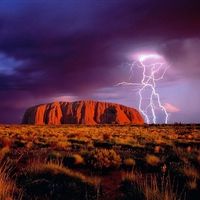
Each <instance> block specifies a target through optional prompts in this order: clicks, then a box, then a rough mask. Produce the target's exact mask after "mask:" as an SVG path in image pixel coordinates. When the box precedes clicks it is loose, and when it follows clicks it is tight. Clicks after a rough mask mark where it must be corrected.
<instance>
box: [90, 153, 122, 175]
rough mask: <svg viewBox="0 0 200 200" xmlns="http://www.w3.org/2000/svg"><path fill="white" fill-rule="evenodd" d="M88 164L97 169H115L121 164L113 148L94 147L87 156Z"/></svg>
mask: <svg viewBox="0 0 200 200" xmlns="http://www.w3.org/2000/svg"><path fill="white" fill-rule="evenodd" d="M87 162H88V164H89V165H90V166H91V167H92V168H93V169H95V170H97V171H102V172H103V171H106V170H110V169H117V168H119V166H120V165H121V158H120V156H119V155H117V154H116V152H115V151H114V150H113V149H109V150H107V149H94V150H92V151H91V152H90V154H89V155H88V158H87Z"/></svg>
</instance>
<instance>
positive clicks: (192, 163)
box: [0, 123, 200, 200]
mask: <svg viewBox="0 0 200 200" xmlns="http://www.w3.org/2000/svg"><path fill="white" fill-rule="evenodd" d="M0 147H1V149H0V161H1V166H0V199H2V200H4V199H5V200H7V199H16V200H17V199H22V200H30V199H35V200H36V199H37V200H39V199H41V200H44V199H46V200H56V199H63V200H64V199H86V200H89V199H98V200H106V199H116V200H125V199H141V200H142V199H147V200H156V199H166V200H169V199H173V200H174V199H193V200H195V199H196V200H197V199H199V195H200V124H181V123H174V124H144V125H134V124H125V125H116V124H110V125H108V124H104V125H66V124H65V125H5V124H2V125H0Z"/></svg>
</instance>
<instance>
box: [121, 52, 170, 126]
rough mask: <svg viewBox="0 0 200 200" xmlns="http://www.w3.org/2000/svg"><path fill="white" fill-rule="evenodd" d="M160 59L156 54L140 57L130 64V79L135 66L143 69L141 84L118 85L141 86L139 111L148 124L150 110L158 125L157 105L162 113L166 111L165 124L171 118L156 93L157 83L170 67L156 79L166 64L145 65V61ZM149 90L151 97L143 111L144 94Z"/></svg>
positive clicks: (154, 121) (124, 83)
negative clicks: (148, 111)
mask: <svg viewBox="0 0 200 200" xmlns="http://www.w3.org/2000/svg"><path fill="white" fill-rule="evenodd" d="M158 58H160V56H159V55H154V54H150V55H142V56H140V57H139V59H138V60H136V61H135V62H133V63H132V64H128V65H130V74H131V76H130V79H131V78H132V76H133V68H134V67H135V66H137V67H139V68H142V80H141V82H140V83H132V82H121V83H118V84H117V86H119V85H126V86H127V85H129V86H130V85H133V86H141V87H140V88H139V92H138V94H139V111H140V112H141V113H142V114H143V115H144V117H145V120H146V122H147V123H148V124H149V123H150V119H149V116H148V115H147V110H148V109H150V110H151V113H152V118H153V120H152V121H153V123H154V124H156V119H157V117H156V113H155V109H157V108H156V105H155V104H157V105H158V107H159V109H161V110H162V111H164V114H165V123H166V124H167V122H168V118H169V114H168V113H167V111H166V109H165V107H164V106H163V105H162V104H161V101H160V96H159V94H158V93H157V91H156V82H157V81H159V80H161V79H162V78H163V77H164V75H165V73H166V70H167V69H168V68H169V66H170V65H169V66H167V67H166V68H165V69H164V70H163V69H162V71H163V72H162V74H161V76H160V77H159V78H156V74H158V72H159V71H161V68H162V67H163V66H164V63H161V62H155V63H153V64H150V65H146V64H145V63H144V61H145V60H147V59H158ZM146 89H149V90H150V97H149V104H148V105H147V106H146V108H145V109H142V102H143V99H144V98H143V95H142V94H143V92H144V91H145V90H146Z"/></svg>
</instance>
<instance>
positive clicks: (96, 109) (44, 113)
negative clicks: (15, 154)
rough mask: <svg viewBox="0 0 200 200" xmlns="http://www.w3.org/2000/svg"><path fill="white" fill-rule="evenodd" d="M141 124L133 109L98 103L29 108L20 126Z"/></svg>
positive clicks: (48, 105)
mask: <svg viewBox="0 0 200 200" xmlns="http://www.w3.org/2000/svg"><path fill="white" fill-rule="evenodd" d="M111 123H115V124H126V123H127V124H129V123H131V124H143V123H144V119H143V118H142V116H141V115H140V113H139V112H138V111H137V110H136V109H134V108H130V107H127V106H124V105H120V104H116V103H106V102H98V101H76V102H54V103H49V104H42V105H37V106H33V107H30V108H28V109H27V110H26V112H25V114H24V117H23V120H22V124H57V125H59V124H111Z"/></svg>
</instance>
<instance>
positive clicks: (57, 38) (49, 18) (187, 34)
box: [0, 0, 200, 123]
mask: <svg viewBox="0 0 200 200" xmlns="http://www.w3.org/2000/svg"><path fill="white" fill-rule="evenodd" d="M199 10H200V3H199V2H198V1H76V0H75V1H1V2H0V123H20V121H21V118H22V115H23V113H24V111H25V110H26V108H27V107H30V106H33V105H35V104H40V103H47V102H50V101H51V100H54V99H56V100H59V97H61V96H68V97H69V98H70V96H71V97H75V98H76V99H84V98H93V99H96V100H103V99H106V100H107V96H106V95H108V94H110V93H113V96H112V95H111V96H109V98H110V100H111V101H117V99H118V98H119V99H120V98H121V97H120V94H121V95H124V93H123V92H122V91H120V90H119V89H118V90H116V88H114V89H113V90H112V91H111V90H109V91H108V90H106V89H105V88H111V87H113V86H114V85H116V84H117V83H118V82H121V81H124V80H127V79H128V78H129V71H128V70H127V69H126V70H125V69H124V68H123V67H119V66H120V65H121V64H122V63H124V62H132V61H133V60H130V59H129V58H128V56H127V55H129V54H131V52H137V51H143V50H147V51H148V50H149V49H151V50H152V49H153V50H154V51H155V52H157V53H159V54H161V55H163V57H164V58H165V60H166V61H167V62H169V63H173V64H172V66H171V68H170V69H169V73H168V74H166V79H165V81H164V82H165V83H166V85H168V86H170V87H172V86H175V87H174V88H175V89H172V90H171V91H172V92H173V93H175V92H176V87H178V88H179V85H180V84H183V83H187V82H189V81H190V80H197V82H198V79H199V77H200V58H199V52H200V12H199ZM198 83H199V82H198ZM189 85H190V86H191V85H193V93H195V94H196V93H197V94H196V101H195V102H197V101H198V99H199V97H200V93H199V92H196V90H197V88H195V87H194V85H195V84H193V83H192V84H189ZM163 87H164V86H163ZM179 89H180V88H179ZM97 91H101V92H99V94H102V95H105V97H104V98H102V96H101V97H100V95H98V92H97ZM102 91H104V92H102ZM105 91H106V92H105ZM117 91H118V92H119V93H120V94H119V95H117V97H116V96H115V94H116V92H117ZM167 96H170V94H167ZM168 98H169V97H168ZM62 100H63V99H62ZM66 101H68V99H67V98H66ZM166 101H168V100H166ZM180 101H181V100H180ZM120 103H122V104H126V102H123V101H122V102H120ZM173 103H175V104H176V105H177V106H179V105H178V104H177V102H173ZM185 104H186V102H185ZM130 106H131V105H130ZM183 106H184V105H183ZM195 116H196V114H195ZM195 119H196V122H197V121H198V120H199V119H197V118H195ZM174 120H175V121H179V118H178V119H177V120H176V119H174ZM180 120H183V121H184V120H185V121H187V120H188V121H187V122H189V121H190V119H184V117H183V118H180ZM194 121H195V120H194Z"/></svg>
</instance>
